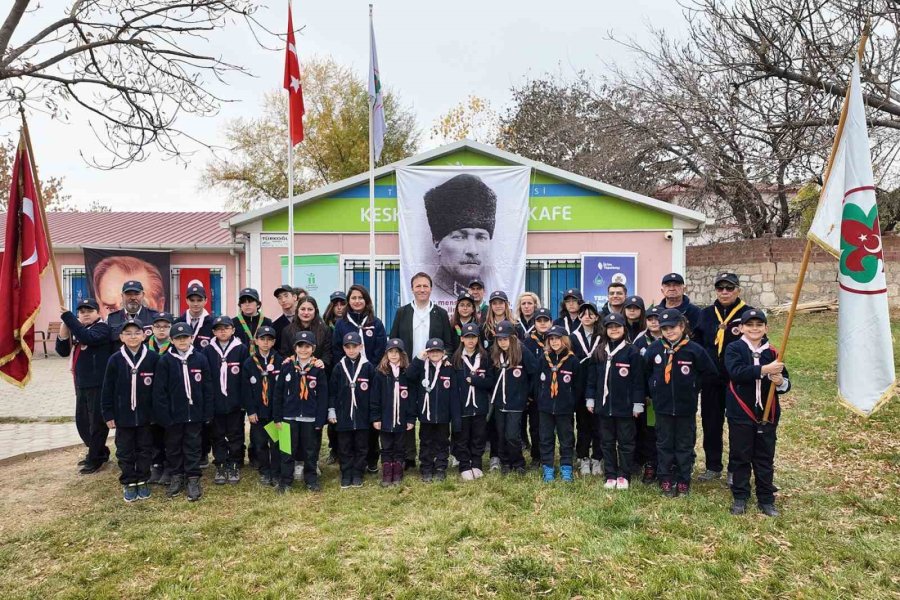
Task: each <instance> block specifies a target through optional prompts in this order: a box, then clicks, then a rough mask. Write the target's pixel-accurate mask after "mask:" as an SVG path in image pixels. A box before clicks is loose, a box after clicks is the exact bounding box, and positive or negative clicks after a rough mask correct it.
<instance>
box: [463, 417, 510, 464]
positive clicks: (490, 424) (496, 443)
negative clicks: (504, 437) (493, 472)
mask: <svg viewBox="0 0 900 600" xmlns="http://www.w3.org/2000/svg"><path fill="white" fill-rule="evenodd" d="M496 420H497V413H496V411H494V412H493V413H491V418H490V419H488V420H487V421H486V423H487V425H486V428H485V436H486V437H485V441H487V442H490V444H491V458H494V457H499V456H500V444H501V443H502V442H501V441H500V438H499V436H497V423H496ZM482 454H484V451H483V450H482ZM453 456H456V453H455V452H454V453H453ZM456 460H459V456H456ZM460 466H462V465H460ZM474 468H476V469H480V468H481V467H480V466H478V467H474Z"/></svg>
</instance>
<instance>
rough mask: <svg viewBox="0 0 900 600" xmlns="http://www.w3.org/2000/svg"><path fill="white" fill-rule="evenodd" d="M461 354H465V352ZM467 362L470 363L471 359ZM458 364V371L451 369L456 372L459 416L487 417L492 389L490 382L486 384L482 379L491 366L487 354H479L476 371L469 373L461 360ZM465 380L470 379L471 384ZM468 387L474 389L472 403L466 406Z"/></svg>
mask: <svg viewBox="0 0 900 600" xmlns="http://www.w3.org/2000/svg"><path fill="white" fill-rule="evenodd" d="M463 352H465V350H464V351H463ZM469 360H470V361H472V359H471V358H470V359H469ZM459 364H460V368H459V369H457V368H455V367H454V369H453V370H454V371H456V382H457V385H456V401H457V402H458V403H459V411H460V412H459V414H460V415H462V416H463V417H474V416H476V415H484V416H487V414H488V409H489V408H490V404H491V391H492V389H493V388H492V386H491V382H489V381H488V382H486V381H484V380H483V378H484V376H485V374H487V372H488V368H489V367H490V365H491V358H490V356H489V355H488V353H487V352H482V353H481V363H480V364H479V365H478V370H476V371H470V370H469V367H468V366H466V363H465V362H464V361H463V360H462V358H460V359H459ZM466 378H471V379H472V383H471V384H469V382H467V381H466ZM479 378H480V379H479ZM470 387H471V388H474V389H475V396H474V397H473V402H472V403H471V404H469V405H468V406H466V400H467V398H468V396H469V388H470Z"/></svg>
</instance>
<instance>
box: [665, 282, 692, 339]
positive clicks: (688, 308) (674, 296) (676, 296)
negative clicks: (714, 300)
mask: <svg viewBox="0 0 900 600" xmlns="http://www.w3.org/2000/svg"><path fill="white" fill-rule="evenodd" d="M661 291H662V294H663V298H662V300H660V301H659V305H660V306H661V307H662V308H674V309H675V310H677V311H678V312H680V313H681V314H683V315H684V316H685V318H687V320H688V324H689V325H690V326H691V331H694V330H696V329H697V321H698V320H699V319H700V307H699V306H697V305H696V304H691V299H690V298H688V296H687V294H685V293H684V277H682V276H681V274H680V273H666V274H665V275H663V278H662V288H661Z"/></svg>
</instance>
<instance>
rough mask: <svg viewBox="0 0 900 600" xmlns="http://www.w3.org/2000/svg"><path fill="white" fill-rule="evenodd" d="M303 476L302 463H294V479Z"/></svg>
mask: <svg viewBox="0 0 900 600" xmlns="http://www.w3.org/2000/svg"><path fill="white" fill-rule="evenodd" d="M302 478H303V463H295V464H294V479H302Z"/></svg>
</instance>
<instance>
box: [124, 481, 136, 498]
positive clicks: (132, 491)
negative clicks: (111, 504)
mask: <svg viewBox="0 0 900 600" xmlns="http://www.w3.org/2000/svg"><path fill="white" fill-rule="evenodd" d="M122 497H123V498H125V502H134V501H135V500H137V499H138V490H137V485H134V484H131V485H123V486H122Z"/></svg>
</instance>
